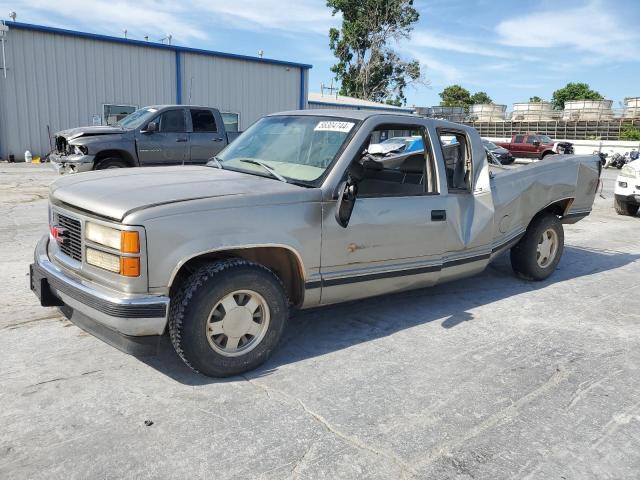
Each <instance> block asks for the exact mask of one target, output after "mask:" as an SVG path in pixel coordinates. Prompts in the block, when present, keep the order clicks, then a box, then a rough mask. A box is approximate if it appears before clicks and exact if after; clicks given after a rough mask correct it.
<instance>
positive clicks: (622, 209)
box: [613, 198, 640, 217]
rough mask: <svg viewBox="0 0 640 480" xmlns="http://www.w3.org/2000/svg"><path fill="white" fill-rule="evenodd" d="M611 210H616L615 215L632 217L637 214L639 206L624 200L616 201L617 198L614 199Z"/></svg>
mask: <svg viewBox="0 0 640 480" xmlns="http://www.w3.org/2000/svg"><path fill="white" fill-rule="evenodd" d="M613 208H615V209H616V213H617V214H618V215H626V216H630V217H633V216H635V215H636V214H637V213H638V209H640V205H638V204H637V203H630V202H625V201H624V200H618V199H617V198H614V200H613Z"/></svg>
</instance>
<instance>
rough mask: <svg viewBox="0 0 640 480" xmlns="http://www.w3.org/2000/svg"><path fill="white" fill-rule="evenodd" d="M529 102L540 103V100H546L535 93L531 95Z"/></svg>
mask: <svg viewBox="0 0 640 480" xmlns="http://www.w3.org/2000/svg"><path fill="white" fill-rule="evenodd" d="M529 102H530V103H540V102H544V100H543V99H542V98H540V97H539V96H537V95H534V96H533V97H529Z"/></svg>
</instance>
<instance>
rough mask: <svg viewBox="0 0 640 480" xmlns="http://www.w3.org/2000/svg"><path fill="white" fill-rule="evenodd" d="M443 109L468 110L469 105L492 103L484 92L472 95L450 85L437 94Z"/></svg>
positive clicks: (463, 89) (459, 87) (465, 90)
mask: <svg viewBox="0 0 640 480" xmlns="http://www.w3.org/2000/svg"><path fill="white" fill-rule="evenodd" d="M439 95H440V98H441V99H442V101H441V102H440V105H441V106H443V107H464V108H465V110H468V109H469V107H470V106H471V105H477V104H480V103H493V100H491V97H490V96H489V95H487V93H486V92H476V93H474V94H473V95H471V93H470V92H469V90H467V89H466V88H464V87H461V86H460V85H450V86H448V87H447V88H445V89H444V90H442V92H440V93H439Z"/></svg>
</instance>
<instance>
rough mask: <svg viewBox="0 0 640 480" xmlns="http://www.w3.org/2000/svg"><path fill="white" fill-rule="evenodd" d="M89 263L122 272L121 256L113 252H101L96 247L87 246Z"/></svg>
mask: <svg viewBox="0 0 640 480" xmlns="http://www.w3.org/2000/svg"><path fill="white" fill-rule="evenodd" d="M87 263H88V264H89V265H94V266H96V267H100V268H104V269H105V270H109V271H110V272H115V273H120V257H119V256H118V255H113V254H112V253H107V252H101V251H100V250H96V249H95V248H87Z"/></svg>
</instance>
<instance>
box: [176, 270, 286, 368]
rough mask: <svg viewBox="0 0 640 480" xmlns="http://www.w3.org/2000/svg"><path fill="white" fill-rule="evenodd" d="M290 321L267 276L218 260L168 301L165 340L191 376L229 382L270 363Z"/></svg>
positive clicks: (276, 284)
mask: <svg viewBox="0 0 640 480" xmlns="http://www.w3.org/2000/svg"><path fill="white" fill-rule="evenodd" d="M288 316H289V304H288V300H287V296H286V294H285V291H284V288H283V286H282V283H281V282H280V280H279V278H278V277H277V276H276V275H275V274H274V273H273V272H272V271H271V270H269V269H267V268H265V267H263V266H261V265H258V264H255V263H252V262H249V261H246V260H243V259H226V260H220V261H217V262H212V263H209V264H207V265H204V266H202V267H200V268H199V269H198V270H197V271H195V272H194V273H193V274H192V275H191V276H190V277H189V278H188V279H187V280H186V281H185V283H184V285H183V286H182V287H181V288H180V290H179V291H178V293H177V295H176V296H175V298H173V299H172V300H171V309H170V312H169V336H170V337H171V342H172V344H173V347H174V348H175V350H176V353H177V354H178V355H179V356H180V358H182V360H183V361H184V362H185V363H186V364H187V365H188V366H189V367H191V368H192V369H193V370H196V371H198V372H201V373H203V374H205V375H208V376H212V377H228V376H231V375H238V374H241V373H244V372H246V371H249V370H252V369H254V368H256V367H257V366H259V365H260V364H262V363H263V362H265V361H266V360H267V359H268V358H269V356H270V355H271V353H272V352H273V350H274V349H275V347H276V346H277V344H278V341H279V340H280V337H281V336H282V332H283V331H284V327H285V325H286V322H287V319H288Z"/></svg>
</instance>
